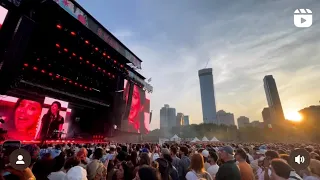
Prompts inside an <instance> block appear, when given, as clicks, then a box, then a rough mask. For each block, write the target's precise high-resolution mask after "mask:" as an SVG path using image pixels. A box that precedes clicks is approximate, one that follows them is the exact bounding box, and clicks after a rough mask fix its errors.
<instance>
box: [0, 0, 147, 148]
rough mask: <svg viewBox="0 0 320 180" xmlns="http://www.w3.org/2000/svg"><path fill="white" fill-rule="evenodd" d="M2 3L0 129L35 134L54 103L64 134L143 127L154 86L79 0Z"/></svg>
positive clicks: (8, 0)
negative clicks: (1, 121) (146, 80)
mask: <svg viewBox="0 0 320 180" xmlns="http://www.w3.org/2000/svg"><path fill="white" fill-rule="evenodd" d="M0 5H1V6H0V10H1V13H0V16H4V17H0V27H1V29H0V42H1V44H0V82H1V86H0V118H2V119H3V120H4V122H5V123H2V124H1V123H0V128H3V129H5V130H7V132H8V138H15V139H18V140H27V139H28V140H31V139H39V136H40V134H41V132H42V130H41V129H42V127H43V123H44V121H45V120H44V119H45V118H44V116H45V115H46V114H49V111H51V109H50V108H51V106H52V105H53V104H54V102H59V103H60V104H61V107H60V115H61V116H62V118H63V122H62V123H61V126H60V127H59V131H61V132H63V133H64V134H65V138H66V139H68V140H65V141H75V142H81V141H82V140H79V139H78V138H77V137H80V136H81V137H83V139H92V138H93V136H103V137H104V138H105V137H112V136H114V134H113V131H114V129H117V128H118V129H121V130H122V131H124V132H132V133H143V134H144V133H147V132H148V131H149V123H150V121H151V119H150V114H149V112H150V98H149V93H151V92H152V91H153V88H152V86H151V85H149V84H148V83H146V82H145V78H144V77H143V76H142V75H141V74H139V73H138V72H137V71H136V69H141V62H142V61H141V60H140V59H139V58H138V57H137V56H136V55H135V54H133V53H132V52H131V51H130V50H129V49H128V48H127V47H126V46H125V45H123V44H122V43H121V42H120V41H119V40H118V39H117V38H116V37H114V36H113V35H112V34H111V33H110V32H109V31H108V30H107V29H106V28H104V27H103V26H102V25H101V24H100V23H99V22H98V21H97V20H95V19H94V18H93V17H92V16H91V15H90V14H89V13H88V12H87V11H85V10H84V9H83V8H82V7H81V6H80V5H79V4H77V3H76V2H75V1H73V0H44V1H43V0H33V1H30V0H20V1H12V0H0ZM1 19H2V21H3V22H1ZM133 95H134V96H133ZM24 112H28V114H26V113H24ZM62 118H61V119H62ZM50 122H51V121H50ZM0 135H1V134H0ZM71 139H75V140H71ZM0 140H1V139H0ZM30 142H37V141H30ZM84 142H86V141H84Z"/></svg>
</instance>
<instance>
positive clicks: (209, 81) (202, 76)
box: [198, 68, 218, 124]
mask: <svg viewBox="0 0 320 180" xmlns="http://www.w3.org/2000/svg"><path fill="white" fill-rule="evenodd" d="M198 74H199V80H200V91H201V103H202V116H203V122H204V123H214V124H218V121H217V115H216V112H217V111H216V100H215V93H214V84H213V75H212V68H206V69H201V70H199V72H198Z"/></svg>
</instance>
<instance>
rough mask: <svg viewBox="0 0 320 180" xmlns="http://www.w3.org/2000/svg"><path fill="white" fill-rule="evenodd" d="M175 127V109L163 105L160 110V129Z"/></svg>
mask: <svg viewBox="0 0 320 180" xmlns="http://www.w3.org/2000/svg"><path fill="white" fill-rule="evenodd" d="M173 126H176V109H175V108H172V107H170V106H169V105H168V104H165V105H164V107H162V108H161V109H160V129H162V128H168V127H173Z"/></svg>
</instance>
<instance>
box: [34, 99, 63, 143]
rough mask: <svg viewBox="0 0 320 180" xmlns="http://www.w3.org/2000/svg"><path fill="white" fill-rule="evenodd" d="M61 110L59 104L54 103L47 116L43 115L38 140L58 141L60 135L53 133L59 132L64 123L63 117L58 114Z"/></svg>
mask: <svg viewBox="0 0 320 180" xmlns="http://www.w3.org/2000/svg"><path fill="white" fill-rule="evenodd" d="M60 109H61V103H60V102H58V101H54V102H53V103H52V104H51V106H50V108H49V110H48V112H47V114H45V115H43V117H42V120H41V124H42V125H41V132H40V138H41V139H42V140H43V139H48V138H49V139H58V137H59V134H60V133H56V132H55V131H60V130H61V129H62V125H63V123H64V119H63V117H62V116H61V115H60V114H59V112H60Z"/></svg>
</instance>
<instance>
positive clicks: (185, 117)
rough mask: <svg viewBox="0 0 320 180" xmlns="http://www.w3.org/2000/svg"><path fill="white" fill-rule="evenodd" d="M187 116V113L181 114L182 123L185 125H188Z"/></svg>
mask: <svg viewBox="0 0 320 180" xmlns="http://www.w3.org/2000/svg"><path fill="white" fill-rule="evenodd" d="M189 122H190V121H189V116H188V115H184V116H183V125H185V126H187V125H189Z"/></svg>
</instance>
